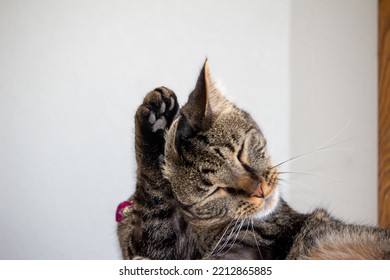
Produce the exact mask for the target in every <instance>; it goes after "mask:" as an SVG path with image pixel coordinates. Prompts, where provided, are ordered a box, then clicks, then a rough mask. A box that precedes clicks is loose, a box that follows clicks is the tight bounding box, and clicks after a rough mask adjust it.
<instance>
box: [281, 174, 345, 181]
mask: <svg viewBox="0 0 390 280" xmlns="http://www.w3.org/2000/svg"><path fill="white" fill-rule="evenodd" d="M283 174H290V175H309V176H315V177H324V178H327V179H330V180H332V181H336V182H339V183H347V181H345V180H342V179H340V178H337V177H333V176H330V175H327V174H322V173H316V172H300V171H281V172H278V175H283Z"/></svg>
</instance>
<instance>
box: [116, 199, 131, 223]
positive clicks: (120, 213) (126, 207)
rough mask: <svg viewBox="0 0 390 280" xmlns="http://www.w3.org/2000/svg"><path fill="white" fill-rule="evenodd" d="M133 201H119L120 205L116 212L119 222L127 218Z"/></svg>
mask: <svg viewBox="0 0 390 280" xmlns="http://www.w3.org/2000/svg"><path fill="white" fill-rule="evenodd" d="M133 204H134V202H133V201H131V200H130V201H127V200H126V201H123V202H122V203H119V205H118V207H117V208H116V214H115V220H116V221H117V222H118V223H119V222H120V221H122V220H123V219H124V218H126V217H127V216H128V215H129V212H130V206H131V205H133Z"/></svg>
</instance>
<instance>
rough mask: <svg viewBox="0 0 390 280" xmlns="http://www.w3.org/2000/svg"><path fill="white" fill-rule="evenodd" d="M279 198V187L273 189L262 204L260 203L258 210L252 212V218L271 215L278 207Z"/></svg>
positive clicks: (260, 218) (259, 218)
mask: <svg viewBox="0 0 390 280" xmlns="http://www.w3.org/2000/svg"><path fill="white" fill-rule="evenodd" d="M279 200H280V193H279V189H278V188H275V190H274V191H273V192H272V193H271V194H270V195H269V196H268V197H267V198H266V199H265V201H264V203H263V205H261V207H260V209H259V211H257V212H256V213H255V214H253V216H252V218H253V219H255V220H262V219H265V218H266V217H268V216H269V215H271V214H272V213H273V212H274V210H275V209H276V208H277V207H278V204H279Z"/></svg>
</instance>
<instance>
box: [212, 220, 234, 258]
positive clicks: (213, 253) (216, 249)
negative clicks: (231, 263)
mask: <svg viewBox="0 0 390 280" xmlns="http://www.w3.org/2000/svg"><path fill="white" fill-rule="evenodd" d="M233 221H235V223H234V226H233V227H232V228H230V226H231V224H232V223H233ZM238 221H239V219H237V220H231V221H230V223H229V224H228V225H227V227H226V230H225V231H224V233H223V234H222V236H221V237H220V239H219V240H218V242H217V244H216V245H215V246H214V248H213V250H212V252H211V253H210V256H214V255H218V254H220V253H221V252H222V251H223V250H224V249H225V247H226V245H227V243H228V242H229V239H230V238H231V236H232V235H233V233H234V231H235V228H236V225H237V223H238ZM229 229H231V230H230V233H229V236H228V237H227V238H226V240H225V242H224V243H223V244H222V245H221V246H220V247H219V248H218V246H219V244H220V243H221V241H222V240H223V238H224V236H225V234H226V233H227V232H228V230H229Z"/></svg>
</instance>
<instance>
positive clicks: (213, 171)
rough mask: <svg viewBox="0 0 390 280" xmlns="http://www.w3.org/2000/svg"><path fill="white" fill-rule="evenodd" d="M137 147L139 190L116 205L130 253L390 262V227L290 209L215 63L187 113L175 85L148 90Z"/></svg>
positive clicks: (257, 135)
mask: <svg viewBox="0 0 390 280" xmlns="http://www.w3.org/2000/svg"><path fill="white" fill-rule="evenodd" d="M135 147H136V160H137V164H138V170H137V185H136V191H135V193H134V195H133V196H132V197H131V198H130V199H129V200H128V202H127V203H126V204H125V207H123V208H119V209H118V211H119V212H118V214H119V217H120V219H119V220H118V222H119V223H118V236H119V242H120V246H121V249H122V255H123V258H124V259H137V258H145V259H389V258H390V231H388V230H385V229H380V228H374V227H368V226H360V225H348V224H345V223H343V222H341V221H339V220H337V219H334V218H333V217H331V216H330V215H329V214H327V212H326V211H324V210H321V209H318V210H316V211H314V212H312V213H310V214H300V213H298V212H296V211H294V210H293V209H291V208H290V207H289V206H288V205H287V203H286V202H285V201H284V200H283V199H282V198H281V197H280V195H279V191H278V170H277V167H276V165H274V164H273V163H272V161H271V160H270V156H269V154H268V152H267V148H266V140H265V138H264V136H263V134H262V132H261V130H260V128H259V127H258V126H257V124H256V123H255V122H254V120H253V119H252V118H251V116H250V115H249V114H248V113H246V112H245V111H243V110H241V109H239V108H237V107H236V106H235V105H234V104H233V103H231V102H230V101H228V100H227V99H226V98H225V97H224V96H223V95H222V94H221V93H220V91H219V90H218V89H217V88H216V87H215V86H214V85H213V83H212V81H211V78H210V74H209V67H208V62H207V61H206V62H205V64H204V66H203V68H202V70H201V73H200V76H199V78H198V81H197V83H196V86H195V89H194V90H193V92H192V93H191V94H190V96H189V98H188V102H187V103H186V104H185V105H184V106H183V107H182V108H181V109H180V110H179V105H178V102H177V98H176V96H175V94H174V93H173V92H172V91H171V90H169V89H168V88H165V87H160V88H156V89H155V90H153V91H151V92H150V93H148V94H147V95H146V97H145V99H144V101H143V104H142V105H141V106H140V107H139V108H138V110H137V113H136V116H135Z"/></svg>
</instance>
